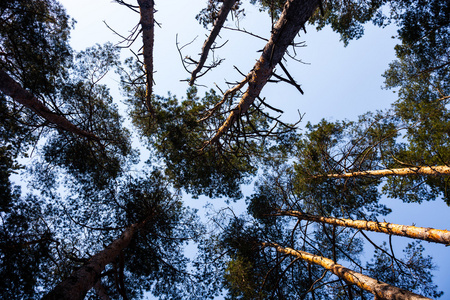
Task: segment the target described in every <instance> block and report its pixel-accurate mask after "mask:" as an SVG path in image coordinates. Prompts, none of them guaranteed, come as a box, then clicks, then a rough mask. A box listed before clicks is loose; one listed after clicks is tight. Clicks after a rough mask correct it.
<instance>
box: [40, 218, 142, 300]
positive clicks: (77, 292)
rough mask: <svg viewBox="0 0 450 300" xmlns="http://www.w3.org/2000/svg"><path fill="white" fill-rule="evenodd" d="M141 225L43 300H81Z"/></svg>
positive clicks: (93, 259) (132, 226)
mask: <svg viewBox="0 0 450 300" xmlns="http://www.w3.org/2000/svg"><path fill="white" fill-rule="evenodd" d="M141 226H142V223H139V224H133V225H131V226H130V227H128V228H127V229H125V231H124V232H123V233H122V236H121V237H120V238H118V239H117V240H115V241H113V242H112V243H111V244H110V245H109V246H107V247H106V248H105V249H104V250H102V251H101V252H99V253H97V254H96V255H94V256H93V257H91V259H89V260H88V261H87V263H86V264H85V265H83V266H82V267H81V268H79V269H78V270H76V271H74V272H73V273H72V274H71V275H70V276H69V278H67V279H66V280H64V281H63V282H61V283H60V284H58V285H57V286H56V287H55V288H54V289H53V290H52V291H51V292H50V293H48V294H47V295H46V296H44V297H43V298H42V299H43V300H82V299H84V297H85V296H86V293H87V292H88V291H89V290H90V289H91V288H92V287H93V286H94V285H95V284H96V283H97V282H98V280H99V279H100V274H101V272H102V271H103V270H104V269H105V266H106V265H108V264H109V263H111V262H112V261H113V260H114V259H115V258H116V257H117V256H118V255H119V253H120V251H122V250H123V249H125V248H126V247H127V246H128V244H129V243H130V241H131V239H132V238H133V235H134V233H135V232H136V231H137V230H138V228H140V227H141Z"/></svg>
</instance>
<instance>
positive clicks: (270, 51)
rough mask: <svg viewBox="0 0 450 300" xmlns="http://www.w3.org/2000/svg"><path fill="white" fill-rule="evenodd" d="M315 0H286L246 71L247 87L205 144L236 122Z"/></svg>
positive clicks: (212, 140) (259, 90)
mask: <svg viewBox="0 0 450 300" xmlns="http://www.w3.org/2000/svg"><path fill="white" fill-rule="evenodd" d="M319 2H320V1H319V0H288V1H286V4H285V5H284V9H283V13H282V14H281V16H280V19H279V20H278V22H277V23H276V24H275V25H274V27H273V31H272V35H271V37H270V40H269V42H268V43H267V44H266V46H265V47H264V49H263V52H262V55H261V57H260V58H259V60H258V61H257V62H256V64H255V66H254V68H253V70H252V71H251V72H250V74H249V75H248V77H249V78H250V79H249V81H248V88H247V91H246V92H245V93H244V95H243V96H242V98H241V100H240V101H239V104H238V105H237V106H236V107H235V108H234V109H233V110H232V111H231V113H230V114H229V116H228V118H227V119H226V120H225V122H224V123H223V124H222V126H221V127H220V128H219V129H218V130H217V132H216V134H215V135H214V136H213V137H212V138H211V139H210V140H209V141H208V142H207V144H212V143H216V142H218V141H219V139H220V137H221V136H222V135H223V134H224V133H225V132H226V131H227V130H228V129H229V128H230V127H231V126H232V125H233V123H234V122H236V120H237V119H238V118H239V116H240V115H241V114H244V113H245V112H247V110H248V109H249V107H250V105H251V104H252V103H253V102H254V101H255V99H256V97H258V96H259V94H260V92H261V90H262V89H263V87H264V86H265V84H266V83H267V80H268V79H269V78H270V76H271V74H272V71H273V69H274V68H275V66H276V65H277V64H278V63H279V62H280V61H281V59H282V58H283V55H284V53H285V52H286V49H287V47H288V46H289V45H291V44H292V42H293V40H294V38H295V36H296V35H297V33H298V32H299V31H300V29H301V28H302V27H304V25H305V23H306V22H307V21H308V19H309V18H310V17H311V16H312V15H313V13H314V12H315V11H316V9H317V7H318V6H319Z"/></svg>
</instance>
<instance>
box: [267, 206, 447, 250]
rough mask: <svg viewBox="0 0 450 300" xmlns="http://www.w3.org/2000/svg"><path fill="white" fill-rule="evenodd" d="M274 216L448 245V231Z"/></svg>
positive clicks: (297, 214) (296, 214)
mask: <svg viewBox="0 0 450 300" xmlns="http://www.w3.org/2000/svg"><path fill="white" fill-rule="evenodd" d="M273 215H274V216H293V217H297V218H298V219H301V220H307V221H312V222H320V223H326V224H330V225H336V226H343V227H351V228H356V229H361V230H368V231H375V232H381V233H387V234H393V235H398V236H404V237H409V238H413V239H420V240H425V241H428V242H435V243H441V244H446V245H450V231H448V230H441V229H434V228H426V227H416V226H409V225H399V224H392V223H388V222H374V221H365V220H350V219H338V218H333V217H322V216H315V215H310V214H304V213H301V212H299V211H279V212H277V213H275V214H273Z"/></svg>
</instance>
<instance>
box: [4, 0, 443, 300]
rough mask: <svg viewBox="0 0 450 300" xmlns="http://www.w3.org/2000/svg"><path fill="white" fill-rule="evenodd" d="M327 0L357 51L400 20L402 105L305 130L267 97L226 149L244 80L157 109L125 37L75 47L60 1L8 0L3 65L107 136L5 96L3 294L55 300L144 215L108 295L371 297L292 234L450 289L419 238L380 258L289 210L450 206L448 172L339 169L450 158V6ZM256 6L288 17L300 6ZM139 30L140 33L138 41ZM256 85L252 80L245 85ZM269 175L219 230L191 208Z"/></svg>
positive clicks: (370, 267) (350, 214)
mask: <svg viewBox="0 0 450 300" xmlns="http://www.w3.org/2000/svg"><path fill="white" fill-rule="evenodd" d="M117 2H119V3H121V4H123V5H126V6H128V7H129V8H131V9H133V10H134V9H136V8H137V7H134V6H133V5H128V4H127V3H125V2H123V1H117ZM221 2H222V1H216V0H210V1H208V3H207V6H206V8H205V9H203V10H202V11H201V12H200V13H199V14H198V15H197V20H198V21H199V22H200V24H202V25H203V26H204V27H208V26H209V25H211V24H214V22H215V20H216V17H217V13H218V11H219V9H220V6H221V5H220V3H221ZM321 2H322V4H321V5H322V7H321V9H318V10H317V11H316V12H315V13H314V15H312V16H311V19H310V22H311V23H313V24H315V25H316V27H317V28H318V29H322V28H324V27H325V26H331V28H332V29H333V30H334V31H336V32H338V33H339V34H340V35H341V39H342V41H343V42H344V44H345V45H347V44H348V43H349V41H350V40H352V39H357V38H360V37H361V36H362V35H363V33H364V24H366V23H367V22H369V21H372V22H373V23H375V24H376V25H378V26H387V25H388V24H390V23H391V22H392V23H395V24H396V25H397V26H398V39H399V45H397V46H396V48H395V50H396V54H397V60H396V61H394V62H392V63H391V64H390V66H389V69H388V70H387V71H386V73H385V74H384V76H385V78H386V87H387V88H392V89H395V91H396V92H397V93H398V101H397V102H396V103H394V105H393V107H392V110H389V111H386V112H369V113H367V114H365V115H362V116H361V117H360V118H359V119H358V120H357V121H353V122H351V121H336V122H330V121H326V120H322V121H321V122H319V123H318V124H315V125H313V124H307V125H306V129H305V131H304V132H303V133H302V134H299V133H298V132H297V131H296V130H295V128H294V127H293V126H291V125H289V124H284V123H282V122H280V121H279V120H278V119H277V118H275V117H272V116H270V115H269V114H267V113H266V112H264V111H263V110H262V108H263V107H269V108H270V109H273V110H274V111H276V112H279V110H278V109H276V108H273V107H271V106H269V105H268V104H266V103H265V102H264V100H262V99H258V98H257V97H256V98H257V101H255V102H254V103H252V105H251V106H250V107H249V108H248V109H245V113H244V112H243V111H239V113H238V117H236V118H237V121H235V122H234V123H233V125H232V126H230V128H229V129H228V131H227V132H226V133H225V134H224V135H223V136H222V137H221V139H220V142H217V143H208V142H207V141H210V140H211V137H213V136H214V135H215V133H216V132H217V131H218V129H219V128H221V126H222V124H224V122H225V120H226V117H227V116H228V115H229V113H230V111H231V110H232V109H233V108H234V107H235V104H236V101H239V99H240V98H241V97H242V96H243V92H242V91H238V90H237V89H236V90H234V89H233V88H232V90H229V91H232V92H231V93H227V92H226V93H221V94H219V93H218V92H217V91H216V90H214V89H210V88H209V87H208V88H207V89H205V90H206V92H201V88H197V87H190V88H189V89H188V90H187V92H186V95H185V97H184V98H183V97H177V96H174V95H171V94H170V93H169V94H168V96H161V95H155V94H154V95H152V98H151V102H152V103H151V104H152V105H151V106H152V108H153V109H152V111H149V109H148V105H147V104H148V103H146V101H147V97H146V95H147V93H148V90H146V87H147V86H148V83H147V82H145V80H146V76H145V73H144V69H143V65H142V63H141V62H140V59H139V55H136V57H135V58H129V59H126V60H125V64H124V65H122V64H121V58H120V53H119V49H118V48H117V47H115V46H113V45H112V44H110V43H107V44H105V45H95V46H93V47H90V48H87V49H86V50H84V51H81V52H75V51H73V50H72V49H71V48H70V45H69V43H68V38H69V33H70V29H71V28H72V25H73V21H72V20H70V18H69V16H68V15H67V14H66V12H65V10H64V9H63V8H62V6H61V5H60V4H59V3H57V2H56V1H54V0H32V1H22V0H6V1H3V2H2V3H1V4H0V20H1V22H0V68H1V70H4V71H5V72H6V73H7V74H9V75H10V76H11V77H13V78H14V80H16V81H17V82H18V83H19V84H20V85H21V87H23V88H24V89H25V90H27V91H29V92H31V93H32V94H33V95H34V96H35V97H36V98H38V99H39V100H40V101H42V103H43V104H45V105H46V107H48V108H49V110H50V111H51V112H52V113H54V114H58V115H60V116H64V118H66V119H67V120H68V122H70V123H72V124H73V125H75V126H77V127H79V128H81V129H83V130H86V131H89V132H92V133H93V134H94V135H95V136H96V137H98V140H97V139H88V138H83V137H80V136H77V135H75V134H73V133H71V132H66V131H62V130H61V129H58V128H54V127H55V125H52V124H49V123H47V122H46V121H43V120H42V119H41V118H40V117H38V116H36V115H35V114H34V113H32V111H31V110H30V111H28V110H24V109H23V108H22V107H21V106H20V105H17V103H15V102H14V101H13V100H14V99H11V98H9V97H8V96H6V95H4V94H3V93H0V275H1V276H2V277H3V278H4V280H3V281H2V282H1V283H0V291H1V292H0V293H1V295H2V297H3V298H12V299H16V298H17V299H23V298H30V299H34V298H37V297H40V296H41V294H42V293H47V292H48V291H49V290H51V289H52V288H53V287H54V286H55V284H56V283H59V282H61V281H62V280H65V279H66V278H68V277H69V276H70V275H71V274H72V272H73V271H74V270H77V269H79V268H83V266H84V264H85V262H87V261H88V260H89V259H90V258H92V257H93V256H94V254H96V253H102V251H104V249H105V248H107V247H106V246H107V245H108V244H110V243H111V242H113V241H115V240H117V238H118V236H119V234H120V233H121V232H123V229H124V228H134V227H130V226H136V228H137V231H136V232H134V233H133V238H132V240H131V242H130V243H129V244H128V245H127V246H126V247H125V248H123V249H121V251H120V254H119V255H117V256H116V257H110V258H109V261H108V264H107V266H106V268H105V269H104V270H103V272H102V274H101V278H100V279H99V280H98V282H97V285H96V287H95V288H96V289H97V290H95V289H94V290H92V291H91V292H90V294H89V297H90V298H93V299H96V298H98V297H100V294H101V293H100V291H99V289H104V291H105V292H106V293H107V294H108V296H109V297H110V298H111V299H120V298H123V299H128V298H132V299H138V298H142V297H143V296H144V293H145V292H148V291H150V292H151V293H152V294H153V295H154V296H156V297H159V298H161V299H192V298H199V299H205V298H214V297H215V296H218V295H220V294H221V293H222V292H224V293H226V296H225V297H226V298H227V299H266V298H270V299H290V298H299V299H311V300H316V299H329V298H331V297H332V298H335V299H366V295H365V294H364V292H362V291H358V290H357V289H356V288H355V287H353V286H349V285H348V284H346V283H345V282H344V281H343V280H342V279H340V278H336V277H335V276H334V275H332V274H331V273H330V272H327V271H323V270H322V269H321V268H320V267H318V266H315V265H311V264H310V263H307V262H305V261H303V260H301V259H298V258H294V257H290V256H288V255H285V254H280V253H279V252H277V251H276V250H275V249H274V248H273V247H271V246H270V245H274V244H275V243H276V244H279V245H284V246H287V247H291V248H293V249H298V250H301V251H306V252H309V253H313V254H316V255H320V256H324V257H328V258H330V259H332V260H333V261H334V262H343V263H345V264H347V265H349V266H350V267H352V268H355V269H364V271H366V272H367V273H368V275H370V276H372V277H374V278H376V279H378V280H380V281H385V282H388V283H391V284H394V285H397V286H399V287H402V288H405V289H409V290H414V291H416V292H418V293H423V294H425V295H428V296H430V297H439V296H441V295H442V293H441V292H439V291H438V290H437V287H436V285H434V284H433V281H432V270H433V269H434V265H433V263H432V260H431V257H429V256H425V255H424V248H423V247H422V246H421V245H420V244H419V243H411V244H409V245H408V247H407V248H406V250H405V251H404V252H405V255H406V258H405V259H404V260H399V259H397V258H396V256H395V255H394V253H389V252H388V251H387V250H386V246H385V245H383V246H378V245H376V244H375V243H374V242H373V241H371V240H369V242H370V243H372V244H373V245H375V255H374V258H373V260H372V261H370V262H368V263H367V264H366V267H363V257H362V253H363V250H366V248H364V247H365V246H364V242H363V241H364V238H365V239H368V237H367V236H366V235H364V234H363V233H361V232H360V231H356V230H354V229H350V228H345V227H342V228H340V227H337V226H331V225H325V224H315V223H311V222H309V221H305V220H297V219H294V218H291V217H285V216H282V214H281V213H280V212H282V211H283V210H296V211H299V212H301V213H311V214H315V215H320V216H334V217H345V218H358V219H372V220H376V219H377V218H378V217H380V216H385V215H387V214H388V213H389V212H390V209H389V208H388V207H386V206H385V205H382V204H380V202H379V201H380V198H381V196H382V193H384V194H387V195H388V196H390V197H393V198H400V199H403V200H404V201H409V202H421V201H424V200H433V199H436V198H438V197H441V196H442V195H443V197H444V200H445V201H447V203H450V200H449V199H450V196H449V195H450V193H448V181H449V177H448V176H447V175H445V176H423V175H420V176H419V175H413V176H408V177H392V176H390V177H388V178H387V179H386V178H383V177H373V176H360V175H361V173H359V175H355V176H350V177H348V178H335V177H339V176H334V175H342V174H344V173H352V172H353V173H354V172H364V171H369V170H381V169H389V168H401V167H405V166H408V167H412V166H415V167H419V166H436V165H449V163H450V157H449V155H450V151H449V137H450V136H449V133H450V123H449V120H450V115H449V112H448V109H447V106H448V101H450V98H449V97H448V96H449V93H450V86H449V70H450V69H449V68H448V65H449V61H448V50H449V48H450V47H449V46H450V45H449V40H450V39H449V28H450V26H449V22H450V21H449V20H450V4H449V3H448V1H439V0H432V1H424V0H396V1H394V0H366V1H363V0H352V1H338V0H324V1H321ZM250 3H251V4H254V5H257V6H258V7H259V8H260V11H267V12H268V13H269V16H270V18H271V21H272V22H274V21H275V20H277V18H278V17H279V16H280V14H281V12H282V10H283V8H284V3H285V1H279V0H274V1H268V0H259V1H257V0H251V1H250ZM242 7H243V3H242V2H241V1H236V2H235V5H234V7H233V8H232V17H233V18H237V20H239V19H240V18H243V17H244V16H245V12H244V9H243V8H242ZM286 7H288V6H286ZM144 29H145V28H143V29H142V30H144ZM237 30H238V31H239V30H240V29H239V28H237ZM244 31H245V30H244ZM139 33H140V27H139V26H138V27H136V30H135V31H134V32H133V33H132V34H131V37H130V38H129V41H131V43H132V41H135V40H136V39H135V37H138V36H139ZM292 42H293V41H292ZM186 59H187V58H186ZM282 68H283V70H284V67H283V66H282ZM111 70H116V71H118V72H119V74H120V76H121V87H122V90H123V93H124V95H125V97H126V102H127V104H128V112H127V113H128V116H129V117H130V119H131V121H132V123H133V125H134V126H135V127H134V128H133V129H136V132H137V135H138V137H139V138H140V139H141V141H144V142H145V143H146V145H147V147H148V149H149V150H150V154H151V156H150V157H149V159H148V161H147V164H146V165H145V166H142V164H141V165H139V168H140V170H139V172H138V173H137V174H135V173H133V172H131V171H129V168H130V166H133V165H135V164H137V163H138V152H137V150H135V149H133V148H132V145H131V144H132V143H131V132H130V131H129V130H128V129H126V128H125V127H124V126H123V120H124V119H123V117H122V116H121V112H120V111H119V108H118V105H117V102H115V99H113V97H112V96H111V94H110V91H109V88H108V87H107V86H106V85H105V84H103V83H104V81H102V80H103V78H104V77H105V76H106V74H107V73H108V72H110V71H111ZM284 71H285V74H286V76H287V77H289V80H287V79H285V80H286V81H289V82H290V83H292V84H294V83H293V82H294V80H293V79H292V78H291V76H290V75H289V74H288V72H287V71H286V70H284ZM251 74H253V73H251ZM254 74H256V73H254ZM254 74H253V75H252V76H257V75H254ZM274 77H276V76H274ZM277 79H279V80H281V79H280V78H279V76H278V77H277ZM247 80H249V78H247V77H246V78H245V79H244V81H242V82H241V83H240V84H238V85H235V87H236V86H237V87H239V85H241V86H240V88H242V87H243V86H244V85H245V83H246V82H247ZM150 85H151V83H150ZM294 85H296V84H294ZM297 87H298V85H297ZM202 93H203V94H202ZM222 94H223V95H222ZM222 128H225V127H222ZM31 146H32V147H33V148H32V149H33V151H29V150H30V147H31ZM28 155H31V156H32V158H33V164H32V166H29V168H28V170H29V173H30V174H31V175H32V176H33V178H32V183H33V185H32V186H30V187H29V188H30V193H29V194H27V196H22V195H21V193H20V189H19V188H18V187H16V186H15V185H14V184H13V182H12V179H11V176H12V174H14V173H15V172H17V171H18V170H20V169H21V168H22V166H21V165H20V163H19V162H21V159H22V158H24V157H27V156H28ZM149 170H151V171H149ZM354 174H358V173H354ZM256 175H259V179H258V180H257V181H256V183H255V184H254V187H255V191H254V193H253V194H251V195H250V196H248V197H247V198H246V204H247V212H246V213H245V214H244V215H243V216H236V215H235V214H234V212H231V214H230V215H225V214H224V213H221V212H213V215H212V217H211V220H210V221H211V222H212V223H213V225H212V226H210V227H212V230H211V231H209V230H210V229H211V228H207V229H208V230H206V227H205V226H204V225H203V224H201V222H200V221H199V218H198V216H197V211H196V210H193V209H190V208H189V207H186V206H184V204H183V202H182V195H183V192H185V193H188V194H189V195H190V196H193V197H194V198H196V197H199V196H200V195H206V196H208V197H209V198H217V197H225V198H226V201H228V200H229V199H232V200H238V199H242V198H243V194H242V192H241V186H242V185H244V184H249V183H251V182H252V180H253V179H255V176H256ZM21 178H22V177H21ZM380 187H382V188H380ZM38 192H40V193H38ZM191 246H192V247H195V246H197V248H198V251H199V255H198V257H197V258H195V259H193V260H190V259H189V258H188V257H186V256H185V255H184V250H185V249H186V247H191ZM418 279H419V280H418Z"/></svg>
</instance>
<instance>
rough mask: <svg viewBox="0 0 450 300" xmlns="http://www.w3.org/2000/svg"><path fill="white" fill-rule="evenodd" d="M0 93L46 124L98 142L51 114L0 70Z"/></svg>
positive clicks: (95, 137) (67, 121)
mask: <svg viewBox="0 0 450 300" xmlns="http://www.w3.org/2000/svg"><path fill="white" fill-rule="evenodd" d="M0 91H2V92H3V93H5V95H7V96H9V97H11V98H12V99H13V100H14V101H16V102H18V103H20V104H22V105H23V106H25V107H27V108H29V109H31V110H32V111H34V112H35V113H36V114H37V115H39V116H41V117H42V118H44V119H45V120H47V121H48V122H50V123H52V124H55V125H56V126H58V127H59V128H61V129H63V130H66V131H69V132H72V133H74V134H76V135H80V136H83V137H86V138H89V139H93V140H99V138H98V137H97V136H96V135H95V134H93V133H91V132H88V131H85V130H83V129H81V128H79V127H78V126H76V125H74V124H73V123H71V122H70V121H69V120H67V119H66V118H65V117H63V116H61V115H59V114H57V113H54V112H52V111H51V110H50V109H49V108H48V107H47V106H45V105H44V103H42V102H41V101H40V100H39V99H38V98H36V97H35V96H34V95H33V94H31V93H30V92H29V91H27V90H26V89H24V88H23V87H22V86H21V85H20V84H19V83H18V82H17V81H15V80H14V79H13V78H12V77H10V76H9V75H8V74H7V73H6V72H5V71H3V70H1V69H0Z"/></svg>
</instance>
